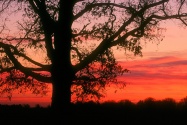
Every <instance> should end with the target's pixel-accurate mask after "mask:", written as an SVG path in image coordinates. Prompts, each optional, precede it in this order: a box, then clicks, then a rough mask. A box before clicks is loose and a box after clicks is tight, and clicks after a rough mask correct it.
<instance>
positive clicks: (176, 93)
mask: <svg viewBox="0 0 187 125" xmlns="http://www.w3.org/2000/svg"><path fill="white" fill-rule="evenodd" d="M163 26H164V27H166V28H167V31H166V32H164V34H163V35H165V38H164V40H163V41H162V42H161V43H160V44H159V45H157V43H152V42H150V43H146V44H145V43H144V42H143V41H142V44H143V57H133V58H131V59H129V58H128V59H127V58H126V57H125V56H124V55H123V53H122V52H116V56H117V58H118V61H119V63H120V64H121V65H123V66H124V67H125V68H127V69H129V70H130V73H128V74H124V75H123V76H122V77H120V79H121V80H125V81H126V82H127V84H126V87H125V88H124V89H123V90H121V89H117V88H115V87H110V88H106V89H107V96H106V97H105V98H103V99H102V101H107V100H115V101H119V100H123V99H129V100H131V101H133V102H137V101H139V100H142V99H145V98H147V97H153V98H155V99H164V98H168V97H169V98H174V99H175V100H176V101H179V100H180V99H182V98H184V97H186V96H187V56H186V55H187V35H186V34H187V29H184V28H182V27H180V26H176V25H174V23H173V22H172V21H170V22H169V23H167V25H166V24H163ZM116 90H117V91H116ZM115 92H116V93H115ZM50 98H51V93H48V95H47V96H44V97H41V96H40V95H38V96H36V95H30V94H24V95H22V94H15V95H13V98H12V100H11V101H9V100H8V99H7V98H4V97H0V104H20V103H21V104H30V105H32V106H34V105H36V104H40V105H43V106H46V105H49V104H50Z"/></svg>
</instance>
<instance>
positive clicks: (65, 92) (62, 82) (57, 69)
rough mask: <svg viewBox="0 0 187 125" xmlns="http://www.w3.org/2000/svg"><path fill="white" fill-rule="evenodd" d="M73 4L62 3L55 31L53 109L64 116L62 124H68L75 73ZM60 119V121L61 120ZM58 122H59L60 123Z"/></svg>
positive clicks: (63, 1)
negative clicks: (73, 58)
mask: <svg viewBox="0 0 187 125" xmlns="http://www.w3.org/2000/svg"><path fill="white" fill-rule="evenodd" d="M72 10H73V4H72V3H71V2H69V1H67V0H61V1H60V10H59V19H58V21H57V22H56V27H55V31H54V48H55V49H54V55H52V69H51V76H52V80H53V81H52V82H53V83H52V87H53V90H52V103H51V106H52V109H53V110H54V111H55V114H57V115H58V114H62V115H63V117H59V116H58V118H60V119H62V118H63V119H64V121H63V122H62V123H69V122H68V114H67V113H68V112H69V111H70V104H71V84H72V80H73V77H74V75H75V73H74V72H73V68H72V65H71V55H70V54H71V38H72V30H71V25H72V22H73V20H72V18H73V12H72ZM60 119H58V120H60ZM58 120H57V121H58Z"/></svg>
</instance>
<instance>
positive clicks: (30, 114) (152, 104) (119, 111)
mask: <svg viewBox="0 0 187 125" xmlns="http://www.w3.org/2000/svg"><path fill="white" fill-rule="evenodd" d="M67 114H68V121H69V124H70V125H71V124H72V125H171V124H172V125H185V124H186V123H187V119H186V116H187V103H186V101H185V99H183V100H181V101H180V102H175V101H174V100H173V99H170V98H168V99H164V100H154V99H152V98H147V99H145V100H143V101H139V102H138V103H137V104H135V103H132V102H130V101H129V100H125V101H120V102H118V103H116V102H105V103H102V104H99V103H94V102H87V103H81V102H78V103H76V104H72V105H71V110H69V112H68V113H67ZM53 118H56V117H53V112H52V110H51V108H50V107H47V108H44V107H40V106H39V105H37V106H36V107H34V108H33V107H30V106H29V105H11V106H10V105H0V121H1V123H3V124H2V125H45V124H47V125H48V124H52V125H56V124H57V123H54V121H56V120H54V119H53ZM59 118H61V119H62V120H63V116H59ZM66 120H67V119H66Z"/></svg>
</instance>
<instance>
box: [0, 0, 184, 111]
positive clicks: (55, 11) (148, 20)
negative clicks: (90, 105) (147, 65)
mask: <svg viewBox="0 0 187 125" xmlns="http://www.w3.org/2000/svg"><path fill="white" fill-rule="evenodd" d="M0 4H1V7H2V8H1V13H2V14H3V13H4V14H6V13H7V11H12V10H13V8H12V6H15V4H17V5H16V6H17V10H19V12H20V13H22V17H20V19H21V20H19V21H17V24H18V30H17V34H15V35H14V34H10V33H9V34H7V32H6V30H5V29H6V25H5V24H6V22H3V23H1V24H2V30H1V38H0V53H1V55H0V58H1V60H0V61H1V65H0V71H1V73H2V80H1V83H0V85H1V92H2V93H4V92H11V91H12V90H14V89H19V88H21V89H19V90H20V91H22V90H23V87H25V88H30V89H31V90H32V91H33V92H34V93H39V92H43V93H44V94H45V93H46V92H45V91H42V90H45V87H46V86H45V85H46V84H44V83H51V84H52V102H51V106H52V107H54V108H56V109H63V108H64V109H66V108H67V107H68V106H69V105H70V102H71V95H72V93H75V94H76V96H77V97H78V98H79V99H83V98H85V97H88V98H91V97H97V98H100V97H101V96H102V92H103V90H104V89H105V86H106V85H107V84H110V83H118V81H117V78H116V77H117V76H119V75H122V74H123V73H124V72H128V70H126V69H123V67H121V66H120V65H119V64H118V63H117V61H116V59H115V57H114V53H113V51H114V47H116V48H117V49H122V50H124V51H130V52H133V53H134V54H135V55H142V53H141V49H142V47H141V41H142V40H161V39H162V37H161V36H162V28H161V27H159V23H160V22H161V21H162V20H168V19H181V20H182V21H185V19H184V18H185V17H187V14H186V13H184V12H182V11H183V6H184V5H185V4H183V3H181V1H179V2H178V1H176V2H174V1H171V0H124V1H115V0H71V1H68V0H50V1H49V0H17V1H11V0H8V1H7V0H2V1H0ZM171 6H175V8H172V7H171ZM17 10H16V12H17ZM1 16H2V15H1ZM2 17H3V16H2ZM12 20H13V19H12ZM10 30H11V29H10ZM31 50H32V51H37V52H38V53H40V55H41V57H40V59H36V58H34V56H30V55H29V54H31V53H29V51H31ZM10 94H11V93H10Z"/></svg>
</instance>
